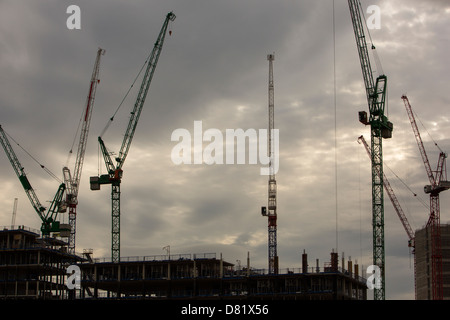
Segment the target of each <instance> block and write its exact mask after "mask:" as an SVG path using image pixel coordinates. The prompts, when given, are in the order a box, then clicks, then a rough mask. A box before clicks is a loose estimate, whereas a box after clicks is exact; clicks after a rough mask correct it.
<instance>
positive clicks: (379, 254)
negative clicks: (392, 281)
mask: <svg viewBox="0 0 450 320" xmlns="http://www.w3.org/2000/svg"><path fill="white" fill-rule="evenodd" d="M348 4H349V9H350V15H351V19H352V23H353V30H354V33H355V39H356V45H357V49H358V54H359V59H360V63H361V70H362V74H363V79H364V85H365V89H366V97H367V103H368V107H369V117H368V116H367V112H365V111H361V112H359V121H360V122H361V123H363V124H364V125H370V128H371V162H372V230H373V240H372V245H373V264H374V265H375V266H377V267H378V268H379V269H380V277H381V279H380V280H381V281H380V282H381V286H376V287H375V289H374V300H384V299H385V246H384V194H383V144H382V140H383V138H385V139H387V138H391V137H392V130H393V125H392V123H391V122H390V121H388V119H387V117H386V116H385V114H384V109H385V102H386V101H385V99H386V89H387V77H386V76H385V75H384V74H382V75H379V76H378V77H377V78H376V81H375V80H374V75H373V72H372V67H371V64H370V58H369V52H368V49H367V42H366V37H365V33H364V24H363V21H362V18H361V5H360V2H359V0H348ZM372 49H373V50H375V47H374V46H373V45H372Z"/></svg>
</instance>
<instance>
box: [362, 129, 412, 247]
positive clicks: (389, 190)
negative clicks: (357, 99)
mask: <svg viewBox="0 0 450 320" xmlns="http://www.w3.org/2000/svg"><path fill="white" fill-rule="evenodd" d="M358 142H361V143H362V144H363V145H364V148H365V149H366V152H367V155H368V156H369V158H370V159H371V158H372V157H371V154H370V148H369V145H368V144H367V142H366V140H365V139H364V137H363V136H360V137H359V138H358ZM383 183H384V189H385V190H386V192H387V194H388V196H389V199H390V200H391V202H392V205H393V206H394V209H395V212H397V215H398V217H399V219H400V222H401V223H402V225H403V228H404V229H405V231H406V234H407V236H408V239H409V241H408V246H409V247H411V248H414V247H415V235H414V230H413V229H412V227H411V225H410V224H409V222H408V219H407V218H406V215H405V213H404V212H403V209H402V207H401V206H400V202H399V201H398V198H397V196H396V195H395V193H394V189H392V186H391V184H390V183H389V180H388V179H387V177H386V175H385V174H384V175H383Z"/></svg>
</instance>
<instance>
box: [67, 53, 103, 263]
mask: <svg viewBox="0 0 450 320" xmlns="http://www.w3.org/2000/svg"><path fill="white" fill-rule="evenodd" d="M104 54H105V50H103V49H101V48H99V49H98V50H97V58H96V59H95V64H94V70H93V71H92V76H91V82H90V85H89V92H88V96H87V99H86V108H85V109H84V112H83V116H82V119H81V123H82V125H81V131H80V141H79V143H78V151H77V157H76V160H75V168H74V171H73V175H71V173H70V169H69V168H68V167H67V166H66V167H64V168H63V176H64V182H65V184H66V202H67V205H68V207H69V225H70V235H69V253H71V254H75V236H76V217H77V205H78V190H79V187H80V179H81V170H82V168H83V161H84V154H85V151H86V143H87V138H88V134H89V126H90V123H91V116H92V110H93V107H94V99H95V93H96V91H97V84H98V83H99V82H100V80H99V78H98V76H99V71H100V56H102V55H104ZM71 152H72V150H71Z"/></svg>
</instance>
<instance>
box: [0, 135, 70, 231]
mask: <svg viewBox="0 0 450 320" xmlns="http://www.w3.org/2000/svg"><path fill="white" fill-rule="evenodd" d="M0 143H1V144H2V146H3V149H5V152H6V155H7V157H8V159H9V161H10V163H11V165H12V167H13V169H14V172H15V173H16V175H17V177H18V178H19V181H20V183H21V184H22V187H23V189H24V190H25V193H26V195H27V196H28V199H30V202H31V205H32V206H33V208H34V210H35V211H36V213H37V214H38V216H39V218H40V219H41V221H42V225H41V233H42V236H49V235H50V234H51V233H53V232H58V233H59V232H61V231H67V229H66V226H62V225H61V224H60V222H59V221H58V220H57V218H58V213H62V212H66V211H67V205H66V204H65V201H64V199H63V196H64V192H65V190H66V185H65V184H64V183H61V184H60V185H59V187H58V190H57V191H56V194H55V196H54V197H53V200H52V202H51V204H50V207H49V208H48V210H47V209H46V208H45V207H44V206H43V205H42V204H41V202H40V201H39V198H38V197H37V195H36V192H35V191H34V189H33V187H32V186H31V184H30V181H29V180H28V177H27V175H26V173H25V170H24V167H23V166H22V165H21V163H20V161H19V159H18V158H17V156H16V153H15V152H14V149H13V148H12V146H11V143H10V142H9V139H8V136H7V134H6V132H5V131H4V130H3V128H2V126H0ZM46 210H47V211H46Z"/></svg>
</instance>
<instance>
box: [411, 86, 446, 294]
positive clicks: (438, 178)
mask: <svg viewBox="0 0 450 320" xmlns="http://www.w3.org/2000/svg"><path fill="white" fill-rule="evenodd" d="M402 100H403V103H404V104H405V108H406V112H407V113H408V117H409V120H410V122H411V126H412V129H413V132H414V136H415V138H416V142H417V145H418V147H419V151H420V155H421V156H422V161H423V163H424V166H425V170H426V172H427V176H428V179H429V181H430V184H429V185H426V186H425V187H424V191H425V193H428V194H430V216H429V218H428V222H427V227H429V228H430V230H431V266H432V268H431V269H432V270H431V272H432V274H431V280H432V281H431V284H432V294H433V300H442V299H443V275H442V248H441V227H440V225H441V222H440V219H441V218H440V204H439V194H440V193H441V192H442V191H445V190H448V189H449V188H450V183H449V181H447V168H446V158H447V154H445V153H444V152H440V154H439V159H438V165H437V169H436V171H433V170H432V169H431V165H430V162H429V160H428V156H427V153H426V151H425V147H424V145H423V142H422V138H421V136H420V132H419V128H418V127H417V123H416V120H415V117H414V113H413V111H412V107H411V104H410V103H409V99H408V97H407V96H406V95H403V96H402Z"/></svg>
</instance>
